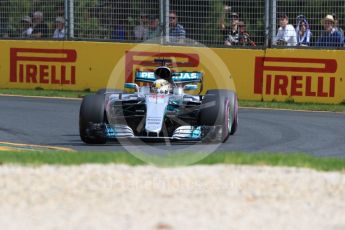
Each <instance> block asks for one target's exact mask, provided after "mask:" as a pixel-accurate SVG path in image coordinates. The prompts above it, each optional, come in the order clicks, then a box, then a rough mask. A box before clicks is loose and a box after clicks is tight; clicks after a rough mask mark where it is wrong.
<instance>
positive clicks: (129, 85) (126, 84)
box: [125, 83, 139, 92]
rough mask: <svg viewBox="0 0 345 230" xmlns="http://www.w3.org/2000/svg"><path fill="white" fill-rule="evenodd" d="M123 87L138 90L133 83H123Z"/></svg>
mask: <svg viewBox="0 0 345 230" xmlns="http://www.w3.org/2000/svg"><path fill="white" fill-rule="evenodd" d="M125 89H135V90H136V91H137V92H138V91H139V86H138V85H137V84H135V83H125Z"/></svg>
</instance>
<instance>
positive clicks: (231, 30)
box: [221, 12, 239, 46]
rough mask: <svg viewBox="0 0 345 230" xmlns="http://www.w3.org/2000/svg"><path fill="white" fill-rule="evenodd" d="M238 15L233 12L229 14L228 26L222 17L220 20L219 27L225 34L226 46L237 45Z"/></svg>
mask: <svg viewBox="0 0 345 230" xmlns="http://www.w3.org/2000/svg"><path fill="white" fill-rule="evenodd" d="M238 22H239V16H238V14H237V13H235V12H233V13H231V14H230V26H225V22H224V17H222V20H221V29H222V32H223V35H224V36H225V41H224V44H225V45H226V46H233V45H238V42H239V31H238V25H237V24H238Z"/></svg>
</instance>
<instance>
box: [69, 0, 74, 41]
mask: <svg viewBox="0 0 345 230" xmlns="http://www.w3.org/2000/svg"><path fill="white" fill-rule="evenodd" d="M67 1H68V2H69V4H68V37H69V38H74V0H67Z"/></svg>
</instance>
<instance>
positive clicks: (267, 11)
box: [264, 0, 272, 48]
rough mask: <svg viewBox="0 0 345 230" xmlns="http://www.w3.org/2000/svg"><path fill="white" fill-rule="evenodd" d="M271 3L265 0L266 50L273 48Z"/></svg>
mask: <svg viewBox="0 0 345 230" xmlns="http://www.w3.org/2000/svg"><path fill="white" fill-rule="evenodd" d="M270 1H271V0H265V44H264V46H265V48H269V47H270V46H271V33H272V32H271V30H272V25H271V14H270V5H271V4H270Z"/></svg>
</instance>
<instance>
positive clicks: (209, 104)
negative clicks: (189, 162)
mask: <svg viewBox="0 0 345 230" xmlns="http://www.w3.org/2000/svg"><path fill="white" fill-rule="evenodd" d="M155 61H156V62H161V66H159V67H157V68H156V69H155V71H154V72H140V71H138V72H136V74H135V82H142V84H144V86H141V87H139V86H138V85H137V84H136V83H125V87H124V88H125V90H127V92H126V91H123V90H111V89H101V90H99V91H98V92H97V93H96V94H93V95H88V96H86V97H84V99H83V101H82V103H81V107H80V114H79V133H80V137H81V140H82V141H84V142H85V143H88V144H103V143H106V142H107V141H120V140H121V139H126V140H128V139H136V138H139V139H144V140H145V139H150V140H157V141H158V140H166V139H169V140H172V141H203V142H225V141H226V140H227V138H228V137H229V135H232V134H234V133H235V132H236V129H237V126H238V104H237V96H236V93H235V92H233V91H231V90H227V89H212V90H208V91H207V92H206V94H205V95H192V94H187V93H185V92H186V91H191V90H194V91H195V90H197V89H198V88H199V87H198V84H201V85H202V81H203V74H202V73H201V72H174V73H173V72H172V71H171V69H170V68H169V67H168V66H167V65H166V63H168V60H160V59H159V60H155ZM128 91H132V92H128Z"/></svg>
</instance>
